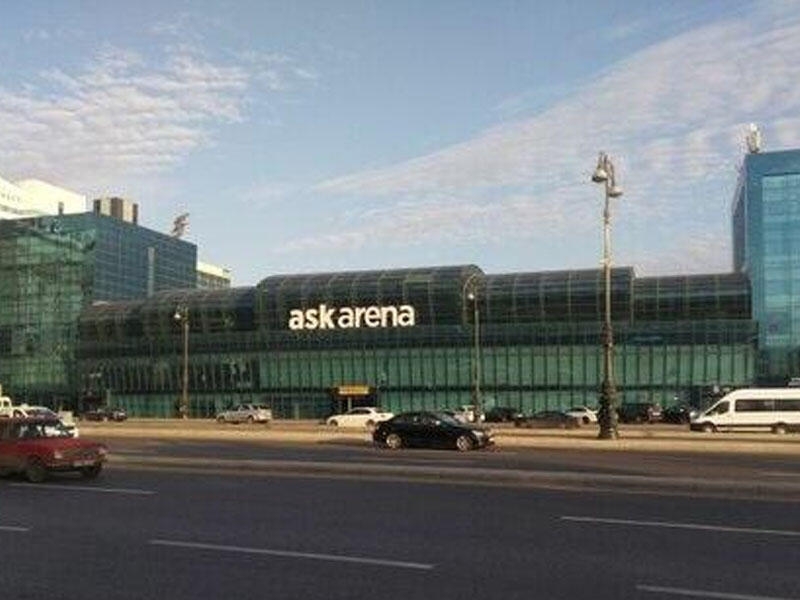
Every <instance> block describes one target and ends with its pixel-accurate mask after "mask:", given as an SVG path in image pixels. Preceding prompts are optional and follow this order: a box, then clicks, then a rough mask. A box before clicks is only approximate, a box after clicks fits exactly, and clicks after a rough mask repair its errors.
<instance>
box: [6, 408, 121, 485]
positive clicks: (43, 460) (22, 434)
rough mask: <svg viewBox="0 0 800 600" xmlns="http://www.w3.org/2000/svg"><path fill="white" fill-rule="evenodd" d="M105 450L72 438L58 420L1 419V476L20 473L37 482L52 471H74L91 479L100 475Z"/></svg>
mask: <svg viewBox="0 0 800 600" xmlns="http://www.w3.org/2000/svg"><path fill="white" fill-rule="evenodd" d="M107 455H108V449H107V448H106V446H104V445H103V444H98V443H96V442H90V441H88V440H81V439H76V438H74V437H71V436H70V434H69V433H68V432H67V431H65V430H63V427H62V425H61V421H60V420H58V419H50V418H29V417H22V418H18V417H12V418H10V419H2V420H0V473H2V474H10V473H23V474H24V475H25V477H26V478H27V479H28V481H31V482H33V483H39V482H41V481H44V480H45V479H47V477H48V475H49V474H50V473H51V472H54V471H77V472H79V473H80V474H81V475H82V476H83V477H85V478H87V479H92V478H94V477H97V476H98V475H99V474H100V471H101V470H102V469H103V463H104V462H105V460H106V456H107Z"/></svg>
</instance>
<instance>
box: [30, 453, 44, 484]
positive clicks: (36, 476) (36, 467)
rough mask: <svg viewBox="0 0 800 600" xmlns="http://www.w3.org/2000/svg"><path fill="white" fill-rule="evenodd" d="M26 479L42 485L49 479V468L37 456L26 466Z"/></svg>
mask: <svg viewBox="0 0 800 600" xmlns="http://www.w3.org/2000/svg"><path fill="white" fill-rule="evenodd" d="M25 479H27V480H28V481H30V482H31V483H41V482H43V481H44V480H45V479H47V467H45V466H44V463H43V462H42V461H41V460H39V459H38V458H36V457H35V456H32V457H31V458H29V459H28V462H27V463H26V465H25Z"/></svg>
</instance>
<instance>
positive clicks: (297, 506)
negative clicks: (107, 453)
mask: <svg viewBox="0 0 800 600" xmlns="http://www.w3.org/2000/svg"><path fill="white" fill-rule="evenodd" d="M0 564H2V569H0V597H3V598H9V599H12V598H13V599H32V600H33V599H47V600H53V599H58V598H64V599H70V600H73V599H75V598H81V599H87V600H88V599H93V598H98V599H101V598H102V599H104V600H108V599H113V598H131V599H133V598H136V599H142V598H170V599H175V600H182V599H187V600H188V599H192V600H196V599H201V598H225V599H230V598H236V599H237V600H239V599H241V600H245V599H250V598H253V599H259V600H260V599H264V598H270V599H283V598H286V599H306V598H307V599H320V600H322V599H324V600H329V599H338V598H341V599H345V598H347V599H352V598H368V597H378V598H381V599H382V600H388V599H393V598H436V599H437V600H444V599H447V598H458V599H463V598H473V597H484V598H503V599H505V598H526V599H529V598H545V599H582V598H587V599H588V598H591V599H593V600H597V599H609V600H611V599H615V600H616V599H625V598H637V599H653V600H659V599H670V598H686V597H693V598H717V599H723V600H724V599H730V600H775V599H790V598H795V599H797V598H800V574H799V573H798V569H797V565H798V564H800V519H798V504H797V503H791V502H774V501H770V502H766V501H745V500H737V501H732V500H730V499H714V498H692V497H681V496H661V495H658V494H647V495H636V494H620V495H617V494H610V493H596V492H587V491H583V492H563V491H551V490H539V489H526V488H515V487H511V488H505V487H483V486H470V485H449V484H434V483H413V482H404V481H358V480H352V479H340V478H336V477H330V478H327V477H315V478H291V477H288V478H284V477H268V476H252V475H244V476H242V475H238V476H232V475H231V476H209V475H207V474H199V473H197V474H187V473H179V472H174V471H171V470H169V469H163V470H153V471H135V470H122V469H120V468H115V467H114V465H113V463H112V464H111V465H110V466H109V468H108V470H107V471H106V472H104V474H103V475H102V476H101V478H100V479H98V480H97V481H95V482H91V483H88V484H87V483H86V482H83V481H81V480H80V479H74V478H71V477H59V478H56V479H54V480H52V481H50V482H48V483H46V484H43V485H38V486H34V485H30V484H27V483H24V482H22V481H20V480H15V479H4V480H0Z"/></svg>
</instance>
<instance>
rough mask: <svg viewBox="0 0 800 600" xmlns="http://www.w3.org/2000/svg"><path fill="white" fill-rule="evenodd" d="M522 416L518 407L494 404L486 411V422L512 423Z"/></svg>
mask: <svg viewBox="0 0 800 600" xmlns="http://www.w3.org/2000/svg"><path fill="white" fill-rule="evenodd" d="M520 417H522V413H521V412H520V411H519V409H516V408H511V407H510V406H495V407H493V408H490V409H489V410H487V411H486V422H487V423H513V422H514V421H515V420H516V419H519V418H520Z"/></svg>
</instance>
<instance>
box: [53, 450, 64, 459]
mask: <svg viewBox="0 0 800 600" xmlns="http://www.w3.org/2000/svg"><path fill="white" fill-rule="evenodd" d="M53 458H54V459H56V460H62V459H63V458H64V453H63V452H61V450H53Z"/></svg>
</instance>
